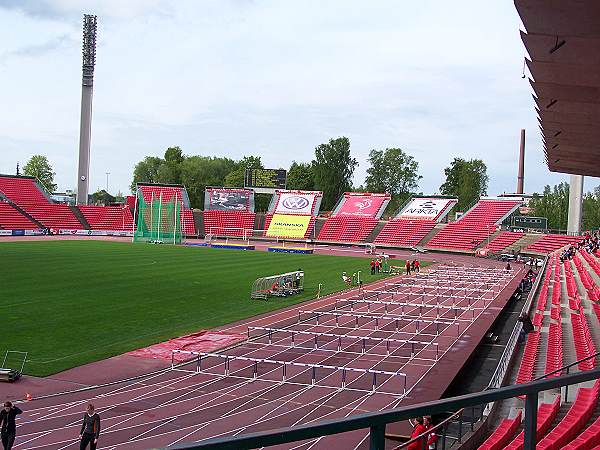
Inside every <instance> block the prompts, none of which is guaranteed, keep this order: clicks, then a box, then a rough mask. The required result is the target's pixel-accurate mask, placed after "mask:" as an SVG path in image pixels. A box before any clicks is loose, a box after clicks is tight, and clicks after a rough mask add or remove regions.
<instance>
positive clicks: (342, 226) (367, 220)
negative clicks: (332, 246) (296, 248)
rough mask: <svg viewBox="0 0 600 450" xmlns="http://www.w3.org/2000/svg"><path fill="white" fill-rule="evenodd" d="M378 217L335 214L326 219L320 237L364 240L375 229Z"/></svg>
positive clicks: (350, 240)
mask: <svg viewBox="0 0 600 450" xmlns="http://www.w3.org/2000/svg"><path fill="white" fill-rule="evenodd" d="M378 222H379V220H378V219H376V218H375V217H363V216H352V215H342V216H333V217H330V218H329V219H327V220H326V221H325V223H324V224H323V228H321V231H320V232H319V236H318V239H319V240H323V241H341V242H362V241H364V240H365V239H366V238H367V237H368V236H369V234H371V232H372V231H373V230H374V229H375V227H376V226H377V223H378Z"/></svg>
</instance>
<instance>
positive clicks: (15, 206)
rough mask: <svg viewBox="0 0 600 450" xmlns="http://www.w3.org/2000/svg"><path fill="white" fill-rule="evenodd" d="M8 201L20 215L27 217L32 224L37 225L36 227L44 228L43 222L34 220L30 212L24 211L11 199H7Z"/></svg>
mask: <svg viewBox="0 0 600 450" xmlns="http://www.w3.org/2000/svg"><path fill="white" fill-rule="evenodd" d="M8 203H9V204H10V205H11V206H12V207H13V208H14V209H16V210H17V211H18V212H20V213H21V215H23V216H25V217H27V219H29V220H30V221H31V222H33V223H34V224H36V225H37V228H46V227H45V226H44V224H43V223H42V222H40V221H39V220H36V219H35V217H33V216H32V215H31V214H29V213H28V212H27V211H25V210H24V209H23V208H21V207H20V206H19V205H17V204H16V203H14V202H12V201H11V200H8Z"/></svg>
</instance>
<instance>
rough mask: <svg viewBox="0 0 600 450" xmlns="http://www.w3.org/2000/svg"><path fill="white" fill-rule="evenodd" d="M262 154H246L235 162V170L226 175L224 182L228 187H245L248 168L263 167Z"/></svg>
mask: <svg viewBox="0 0 600 450" xmlns="http://www.w3.org/2000/svg"><path fill="white" fill-rule="evenodd" d="M263 168H264V166H263V163H262V161H261V160H260V156H244V157H243V158H242V159H240V160H239V161H237V162H236V163H235V167H234V168H233V170H232V171H231V172H230V173H228V174H227V176H226V177H225V182H224V183H223V185H224V186H226V187H244V176H245V174H246V169H263Z"/></svg>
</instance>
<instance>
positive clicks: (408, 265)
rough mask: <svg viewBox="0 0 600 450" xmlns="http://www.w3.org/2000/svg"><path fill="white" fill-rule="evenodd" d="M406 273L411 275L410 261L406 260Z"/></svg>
mask: <svg viewBox="0 0 600 450" xmlns="http://www.w3.org/2000/svg"><path fill="white" fill-rule="evenodd" d="M406 275H410V261H409V260H408V259H407V260H406Z"/></svg>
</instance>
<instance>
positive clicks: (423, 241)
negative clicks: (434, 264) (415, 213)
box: [417, 223, 447, 247]
mask: <svg viewBox="0 0 600 450" xmlns="http://www.w3.org/2000/svg"><path fill="white" fill-rule="evenodd" d="M446 225H447V224H445V223H438V224H436V226H435V227H433V229H432V230H431V231H430V232H429V233H427V234H426V235H425V237H424V238H423V239H421V240H420V241H419V242H418V243H417V246H420V247H421V246H426V245H427V243H428V242H429V241H430V240H431V239H433V238H434V237H435V235H436V234H438V233H439V232H440V231H441V230H443V229H444V227H445V226H446Z"/></svg>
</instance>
